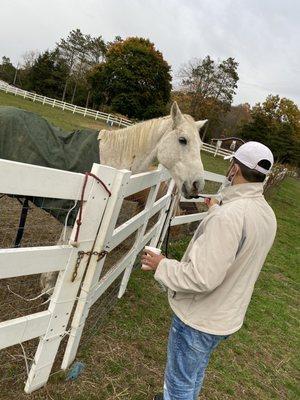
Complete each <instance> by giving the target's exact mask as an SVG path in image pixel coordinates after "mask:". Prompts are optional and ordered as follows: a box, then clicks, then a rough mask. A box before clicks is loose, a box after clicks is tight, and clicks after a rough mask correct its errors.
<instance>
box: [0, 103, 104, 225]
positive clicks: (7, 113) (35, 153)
mask: <svg viewBox="0 0 300 400" xmlns="http://www.w3.org/2000/svg"><path fill="white" fill-rule="evenodd" d="M97 137H98V131H96V130H90V129H82V130H77V131H73V132H64V131H63V130H62V129H60V128H57V127H55V126H53V125H51V124H50V123H49V122H48V121H47V120H46V119H44V118H42V117H41V116H39V115H37V114H34V113H31V112H29V111H25V110H22V109H19V108H15V107H0V158H3V159H6V160H11V161H19V162H23V163H28V164H35V165H41V166H44V167H49V168H57V169H63V170H66V171H72V172H81V173H84V172H87V171H90V170H91V167H92V165H93V163H99V162H100V160H99V143H98V140H97ZM29 199H30V200H31V201H32V202H33V203H34V204H35V205H37V206H38V207H41V208H43V209H44V210H46V211H47V212H49V213H50V214H52V215H53V216H54V217H56V218H57V219H58V220H59V221H60V222H62V223H64V222H65V218H66V215H67V212H68V210H69V209H70V208H71V207H72V206H73V205H74V202H73V201H65V200H60V199H49V198H29ZM75 217H76V210H74V211H73V212H72V214H71V215H70V217H69V219H68V225H73V223H74V219H75Z"/></svg>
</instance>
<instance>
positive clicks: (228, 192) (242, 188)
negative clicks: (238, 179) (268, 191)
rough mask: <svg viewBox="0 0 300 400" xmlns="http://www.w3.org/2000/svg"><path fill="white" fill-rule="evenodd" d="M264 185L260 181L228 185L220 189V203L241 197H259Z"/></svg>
mask: <svg viewBox="0 0 300 400" xmlns="http://www.w3.org/2000/svg"><path fill="white" fill-rule="evenodd" d="M263 190H264V185H263V183H262V182H255V183H241V184H238V185H233V186H228V187H226V188H224V189H223V190H222V191H221V193H220V194H221V196H222V203H223V204H224V203H228V202H229V201H233V200H237V199H239V198H241V197H245V198H247V197H261V196H262V194H263Z"/></svg>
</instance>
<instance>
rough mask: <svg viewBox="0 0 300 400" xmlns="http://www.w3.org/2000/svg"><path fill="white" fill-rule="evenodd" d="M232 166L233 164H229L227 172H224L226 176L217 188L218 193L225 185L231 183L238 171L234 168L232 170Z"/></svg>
mask: <svg viewBox="0 0 300 400" xmlns="http://www.w3.org/2000/svg"><path fill="white" fill-rule="evenodd" d="M233 168H234V164H232V165H230V167H229V169H228V172H227V174H226V178H225V180H224V182H223V183H222V185H221V187H220V189H219V190H218V193H220V192H222V190H223V189H225V188H226V187H228V186H231V185H232V183H233V180H234V178H235V176H236V174H237V172H238V171H237V169H235V171H233V172H232V170H233Z"/></svg>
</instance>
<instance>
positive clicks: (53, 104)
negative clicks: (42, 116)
mask: <svg viewBox="0 0 300 400" xmlns="http://www.w3.org/2000/svg"><path fill="white" fill-rule="evenodd" d="M54 106H55V99H54V100H53V103H52V108H53V107H54Z"/></svg>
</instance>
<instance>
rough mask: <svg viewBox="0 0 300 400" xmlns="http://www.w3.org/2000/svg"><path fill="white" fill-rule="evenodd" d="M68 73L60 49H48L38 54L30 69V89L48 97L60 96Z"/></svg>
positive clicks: (28, 83)
mask: <svg viewBox="0 0 300 400" xmlns="http://www.w3.org/2000/svg"><path fill="white" fill-rule="evenodd" d="M67 74H68V70H67V66H66V64H65V62H64V60H62V59H61V58H60V57H59V53H58V51H57V50H54V51H49V50H47V51H45V52H44V53H43V54H40V55H39V56H38V58H37V59H36V61H35V62H34V64H33V66H32V67H31V69H30V70H29V71H28V75H27V85H28V90H33V91H35V92H37V93H39V94H43V95H45V96H48V97H60V96H61V94H62V92H63V87H64V82H65V79H66V76H67Z"/></svg>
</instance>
